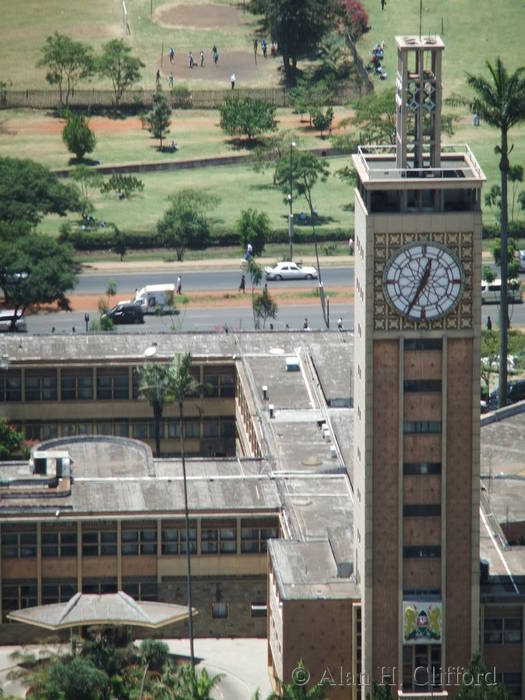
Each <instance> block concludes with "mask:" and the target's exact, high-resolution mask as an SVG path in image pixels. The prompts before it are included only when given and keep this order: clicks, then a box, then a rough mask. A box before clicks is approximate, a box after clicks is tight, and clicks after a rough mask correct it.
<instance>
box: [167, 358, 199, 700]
mask: <svg viewBox="0 0 525 700" xmlns="http://www.w3.org/2000/svg"><path fill="white" fill-rule="evenodd" d="M191 362H192V357H191V353H184V354H182V353H178V354H176V355H175V356H174V358H173V362H172V364H171V368H170V377H171V392H172V396H173V399H174V401H176V403H177V404H178V406H179V432H180V458H181V462H182V478H183V484H184V524H185V533H186V537H185V542H186V583H187V591H188V636H189V638H190V664H191V666H190V668H191V671H192V674H193V675H192V679H193V680H194V679H195V651H194V648H193V606H192V589H191V551H190V515H189V509H188V481H187V478H186V455H185V452H184V402H185V401H186V399H187V398H188V397H189V396H191V395H192V394H195V392H196V391H197V390H198V388H199V386H198V384H197V382H196V381H195V379H194V377H193V376H192V374H191ZM197 697H199V696H197ZM190 698H191V696H190Z"/></svg>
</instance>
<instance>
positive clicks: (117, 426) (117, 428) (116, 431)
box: [113, 418, 129, 437]
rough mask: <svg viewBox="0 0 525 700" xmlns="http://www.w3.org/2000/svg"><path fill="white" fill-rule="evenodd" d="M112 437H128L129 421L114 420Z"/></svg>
mask: <svg viewBox="0 0 525 700" xmlns="http://www.w3.org/2000/svg"><path fill="white" fill-rule="evenodd" d="M113 435H117V436H118V437H129V420H127V419H126V418H124V419H121V420H116V421H115V422H114V423H113Z"/></svg>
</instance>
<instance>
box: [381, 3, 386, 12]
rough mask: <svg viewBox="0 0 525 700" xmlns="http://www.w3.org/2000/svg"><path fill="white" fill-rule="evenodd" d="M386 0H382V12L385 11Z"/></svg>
mask: <svg viewBox="0 0 525 700" xmlns="http://www.w3.org/2000/svg"><path fill="white" fill-rule="evenodd" d="M385 5H386V0H381V11H383V10H384V9H385Z"/></svg>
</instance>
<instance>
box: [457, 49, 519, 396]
mask: <svg viewBox="0 0 525 700" xmlns="http://www.w3.org/2000/svg"><path fill="white" fill-rule="evenodd" d="M487 70H488V76H487V77H485V76H484V75H472V74H471V73H467V84H468V86H469V87H471V88H472V90H473V91H474V97H473V98H472V99H467V98H465V97H463V96H459V97H458V96H456V97H453V98H451V100H450V101H451V102H452V103H453V104H466V105H467V106H468V107H469V109H470V111H471V112H473V113H475V114H478V115H479V117H480V118H481V119H482V120H484V121H485V122H487V124H489V126H492V127H494V128H496V129H498V130H499V132H500V143H499V145H498V146H496V149H495V151H496V153H497V154H498V155H499V169H500V173H501V301H500V309H499V312H500V323H499V327H500V353H499V354H500V363H499V392H498V400H499V406H500V407H502V406H505V405H506V404H507V352H508V349H507V345H508V332H507V317H508V308H507V306H508V303H507V279H508V275H507V260H508V257H507V247H508V242H507V237H508V178H509V170H510V163H509V154H510V151H511V150H512V146H511V147H510V149H509V132H510V131H511V129H512V128H513V127H514V126H516V125H517V124H519V123H520V122H522V121H523V120H525V67H523V66H522V67H520V68H517V69H516V70H515V71H514V72H513V73H511V74H509V73H508V71H507V69H506V68H505V66H504V64H503V62H502V60H501V58H499V57H498V58H496V63H495V64H494V65H492V64H491V63H489V62H488V61H487Z"/></svg>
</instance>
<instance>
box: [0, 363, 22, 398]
mask: <svg viewBox="0 0 525 700" xmlns="http://www.w3.org/2000/svg"><path fill="white" fill-rule="evenodd" d="M21 400H22V372H21V370H19V369H11V370H8V371H7V372H4V371H3V372H0V402H1V403H5V402H6V401H21Z"/></svg>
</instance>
